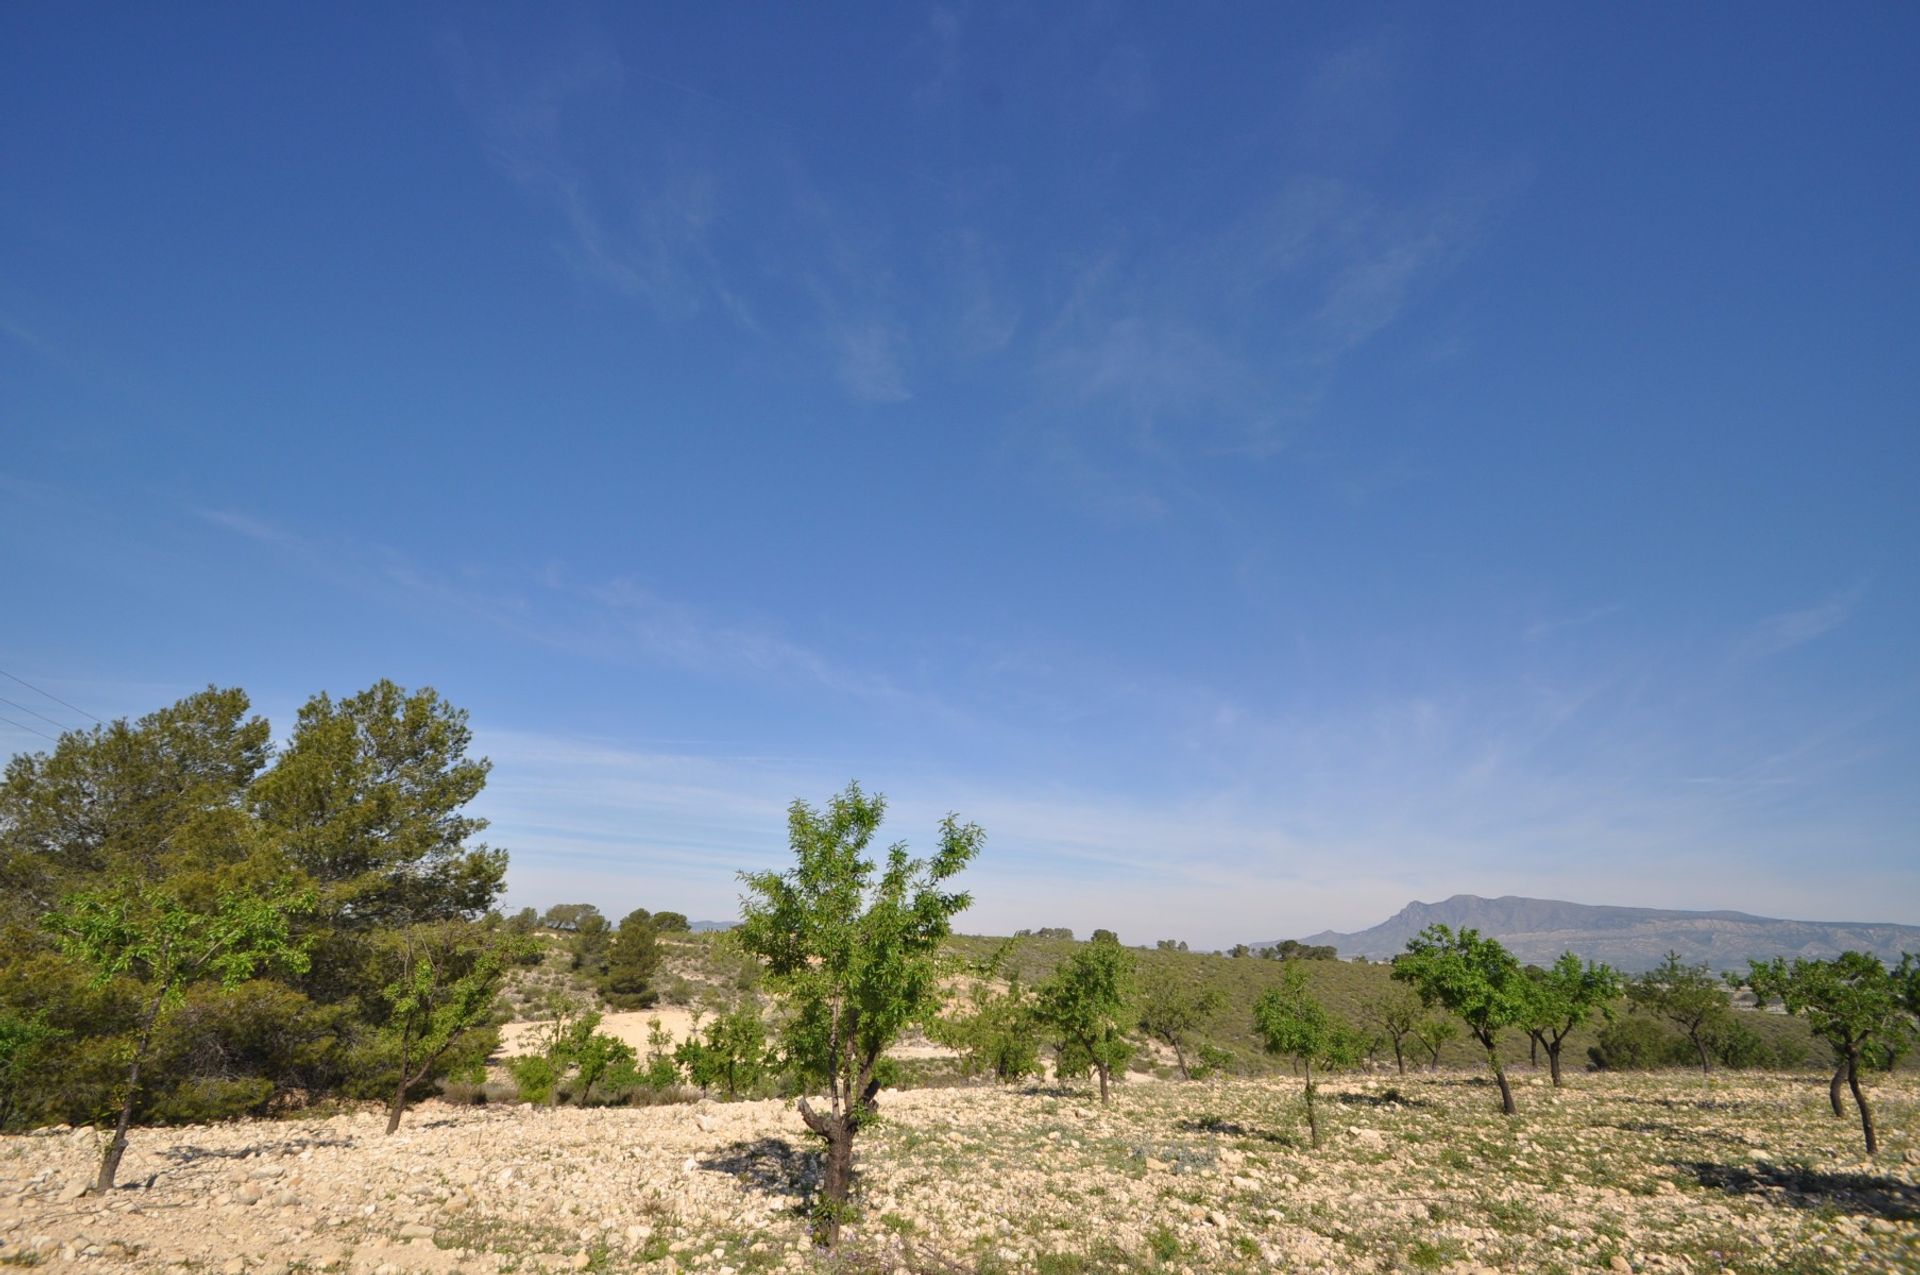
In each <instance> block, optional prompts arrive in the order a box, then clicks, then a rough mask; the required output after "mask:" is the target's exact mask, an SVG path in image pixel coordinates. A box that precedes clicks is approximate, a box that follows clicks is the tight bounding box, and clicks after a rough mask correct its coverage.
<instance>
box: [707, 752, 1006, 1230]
mask: <svg viewBox="0 0 1920 1275" xmlns="http://www.w3.org/2000/svg"><path fill="white" fill-rule="evenodd" d="M885 813H886V801H885V799H884V798H882V797H880V796H879V795H878V794H876V795H874V796H872V797H868V796H867V795H866V794H864V793H863V792H861V791H860V786H859V785H858V784H849V785H848V786H847V788H846V791H844V792H842V793H840V794H839V795H838V796H836V797H834V798H833V799H832V801H830V802H829V803H828V804H827V807H826V809H824V810H815V809H814V808H813V807H811V806H809V805H808V804H807V803H806V802H804V801H796V802H794V803H793V805H792V807H791V808H790V809H789V811H788V815H787V839H788V843H789V844H790V845H791V846H792V848H793V854H794V860H795V863H794V867H793V869H792V870H791V871H789V872H786V873H775V872H746V873H742V874H741V877H740V879H741V881H742V882H743V883H744V884H745V885H746V889H747V893H746V895H745V896H744V897H743V898H742V900H741V922H740V927H739V929H738V930H736V931H735V932H734V934H735V938H736V941H737V942H738V943H739V945H740V947H741V948H742V949H743V950H745V951H747V952H749V953H751V954H753V955H754V956H757V957H759V958H760V959H761V960H762V961H764V962H765V963H766V968H767V974H768V977H769V982H770V983H771V985H772V988H773V990H774V991H775V992H776V993H777V994H779V995H780V996H781V997H783V998H784V999H785V1000H786V1002H787V1004H788V1006H789V1008H790V1011H791V1020H790V1023H791V1026H790V1028H789V1033H788V1057H789V1058H790V1059H791V1060H792V1061H793V1062H794V1063H795V1064H796V1066H797V1067H798V1069H799V1070H800V1072H801V1073H802V1075H803V1076H805V1077H807V1078H808V1079H809V1080H811V1081H812V1082H814V1083H818V1084H823V1085H824V1086H825V1087H826V1089H827V1107H826V1109H825V1110H824V1111H823V1110H818V1109H816V1108H815V1107H814V1106H813V1104H812V1102H811V1100H810V1099H808V1098H802V1099H801V1100H800V1103H799V1109H800V1118H801V1119H802V1120H803V1121H805V1122H806V1126H807V1128H808V1129H809V1130H811V1131H812V1132H813V1133H814V1135H815V1136H817V1137H818V1138H819V1139H820V1140H821V1141H822V1142H823V1143H825V1144H826V1166H825V1172H824V1174H823V1176H822V1182H821V1188H820V1198H819V1202H818V1204H817V1206H816V1210H817V1211H816V1214H815V1221H814V1236H815V1238H816V1239H817V1240H818V1241H819V1242H820V1243H822V1244H825V1245H827V1246H828V1247H834V1246H836V1245H837V1244H838V1243H839V1239H840V1226H841V1223H842V1221H843V1220H844V1219H845V1218H846V1216H847V1211H848V1207H849V1205H848V1200H849V1196H850V1192H851V1189H852V1186H853V1143H854V1137H855V1135H856V1134H857V1133H858V1132H859V1130H860V1129H861V1127H862V1126H863V1125H864V1124H866V1123H867V1122H868V1121H869V1120H871V1119H872V1118H873V1116H874V1113H875V1110H876V1108H875V1103H874V1097H875V1095H876V1094H877V1093H878V1092H879V1087H880V1086H879V1080H878V1078H877V1076H876V1069H877V1068H878V1067H879V1065H880V1060H881V1056H882V1055H883V1054H884V1053H885V1052H886V1050H887V1047H888V1046H889V1045H891V1044H892V1043H893V1042H894V1041H895V1040H896V1039H898V1037H899V1035H900V1033H901V1032H902V1031H904V1030H905V1029H906V1027H907V1026H908V1025H909V1024H911V1023H914V1022H924V1021H926V1020H928V1019H930V1018H931V1017H932V1016H933V1015H934V1013H935V1012H937V1011H938V1009H939V1006H940V987H939V976H940V972H941V969H942V965H943V961H942V958H941V952H940V945H941V943H942V942H943V941H944V940H945V939H946V938H947V936H948V935H949V934H951V933H952V928H953V926H952V923H953V918H954V916H955V915H957V914H958V913H960V912H961V911H963V910H964V909H965V908H966V907H967V905H968V904H969V903H970V902H972V899H971V897H970V896H969V895H967V894H965V893H963V892H950V891H948V890H947V889H945V888H944V887H945V885H946V883H947V882H948V881H950V880H952V878H953V877H955V876H956V875H958V874H959V872H960V871H961V869H963V868H965V867H966V865H967V864H968V863H969V862H971V861H972V860H973V858H974V856H975V855H977V854H978V853H979V850H980V843H981V841H982V840H983V839H984V834H983V833H982V832H981V831H980V829H979V828H978V827H977V826H975V825H973V824H962V823H960V821H959V820H958V819H957V818H956V817H955V816H953V815H948V816H947V817H946V819H944V820H943V821H942V822H941V825H940V847H939V849H938V850H937V851H935V852H934V854H933V857H932V858H931V859H927V860H919V859H913V858H910V857H909V856H908V853H907V848H906V846H905V845H904V844H900V843H896V844H894V845H893V846H890V847H888V849H887V852H886V860H885V864H884V866H882V865H881V864H880V863H879V862H877V861H876V860H875V859H874V858H872V857H870V854H869V851H870V848H871V846H872V844H873V838H874V834H875V833H876V832H877V831H878V829H879V826H880V821H881V819H882V818H883V817H884V815H885Z"/></svg>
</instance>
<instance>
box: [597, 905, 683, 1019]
mask: <svg viewBox="0 0 1920 1275" xmlns="http://www.w3.org/2000/svg"><path fill="white" fill-rule="evenodd" d="M665 915H671V914H665ZM659 928H660V918H659V917H657V916H653V915H651V914H649V913H648V912H647V910H646V909H645V908H636V909H635V910H634V911H632V912H629V913H628V914H627V915H626V916H625V917H623V918H621V921H620V926H619V928H618V929H617V930H615V931H614V933H613V939H612V943H611V945H610V947H609V948H608V951H607V963H606V972H605V973H604V974H603V975H601V978H600V994H601V995H602V996H604V997H605V998H606V1000H607V1003H608V1004H609V1005H611V1006H613V1007H614V1008H615V1009H644V1008H646V1007H647V1006H649V1005H651V1004H653V1003H654V1002H655V1001H656V1000H658V999H659V998H660V995H659V992H658V991H656V990H655V989H654V986H653V976H654V973H655V971H657V970H658V969H659V968H660V956H661V953H660V937H659Z"/></svg>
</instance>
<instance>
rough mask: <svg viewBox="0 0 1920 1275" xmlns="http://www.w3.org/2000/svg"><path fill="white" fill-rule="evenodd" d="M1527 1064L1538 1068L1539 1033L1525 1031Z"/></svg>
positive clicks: (1537, 1069) (1535, 1068)
mask: <svg viewBox="0 0 1920 1275" xmlns="http://www.w3.org/2000/svg"><path fill="white" fill-rule="evenodd" d="M1527 1066H1529V1067H1531V1068H1533V1069H1534V1070H1535V1071H1539V1070H1540V1033H1539V1032H1528V1033H1527Z"/></svg>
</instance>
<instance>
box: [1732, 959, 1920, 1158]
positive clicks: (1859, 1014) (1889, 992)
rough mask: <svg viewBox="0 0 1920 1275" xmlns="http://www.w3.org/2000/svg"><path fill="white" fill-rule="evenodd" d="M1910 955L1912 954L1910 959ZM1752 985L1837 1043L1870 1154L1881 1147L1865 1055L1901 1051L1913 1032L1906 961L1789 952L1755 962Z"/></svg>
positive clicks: (1757, 994) (1750, 975)
mask: <svg viewBox="0 0 1920 1275" xmlns="http://www.w3.org/2000/svg"><path fill="white" fill-rule="evenodd" d="M1910 959H1911V958H1909V960H1910ZM1751 966H1752V968H1751V970H1750V972H1749V973H1748V975H1747V984H1748V986H1750V987H1752V988H1753V994H1754V998H1755V999H1756V1000H1758V1001H1759V1002H1760V1003H1761V1004H1763V1005H1764V1004H1766V1003H1767V1002H1768V1001H1773V1000H1777V1001H1780V1002H1781V1003H1782V1004H1784V1005H1785V1006H1786V1008H1787V1012H1788V1013H1789V1014H1795V1015H1799V1016H1801V1017H1804V1018H1805V1019H1806V1020H1807V1025H1808V1026H1809V1027H1811V1028H1813V1034H1814V1035H1816V1036H1818V1037H1820V1038H1821V1039H1822V1040H1824V1041H1826V1042H1827V1044H1829V1045H1830V1046H1832V1047H1833V1052H1834V1054H1835V1056H1837V1057H1839V1058H1840V1059H1842V1060H1843V1062H1844V1064H1845V1066H1846V1069H1847V1087H1848V1088H1849V1089H1851V1090H1852V1091H1853V1103H1854V1105H1855V1106H1856V1107H1858V1108H1859V1109H1860V1130H1861V1132H1862V1134H1864V1135H1865V1137H1866V1142H1867V1154H1868V1155H1870V1156H1871V1155H1873V1154H1874V1153H1875V1152H1877V1151H1878V1150H1879V1139H1878V1138H1876V1137H1875V1136H1874V1127H1873V1112H1872V1111H1871V1110H1870V1109H1869V1108H1868V1106H1867V1096H1866V1094H1864V1093H1862V1092H1861V1090H1860V1060H1861V1058H1862V1057H1863V1056H1864V1055H1866V1054H1867V1052H1868V1051H1869V1050H1870V1049H1873V1048H1875V1047H1876V1046H1877V1047H1880V1048H1882V1049H1885V1048H1888V1047H1892V1048H1893V1049H1895V1050H1897V1049H1898V1048H1899V1047H1900V1046H1901V1045H1903V1044H1905V1043H1906V1042H1907V1040H1908V1039H1909V1038H1911V1036H1912V1035H1913V1031H1914V1027H1913V1023H1912V1022H1911V1021H1910V1020H1909V1019H1908V1017H1907V1010H1906V1006H1905V1005H1904V1004H1903V999H1904V997H1903V992H1904V991H1905V989H1904V988H1903V986H1902V983H1903V981H1904V980H1903V976H1904V973H1905V970H1906V968H1907V967H1906V966H1905V965H1903V966H1902V967H1901V969H1900V970H1898V971H1891V970H1888V969H1887V967H1886V966H1885V965H1884V964H1882V963H1881V961H1880V958H1879V957H1877V956H1873V955H1871V954H1869V953H1866V952H1842V953H1841V954H1840V955H1839V956H1836V957H1835V958H1834V959H1832V960H1830V961H1809V960H1802V959H1799V958H1796V959H1795V960H1794V961H1793V963H1792V964H1791V965H1789V964H1788V963H1787V961H1786V959H1785V958H1784V957H1782V958H1776V959H1774V960H1772V961H1767V962H1760V961H1754V962H1751Z"/></svg>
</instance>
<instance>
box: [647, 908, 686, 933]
mask: <svg viewBox="0 0 1920 1275" xmlns="http://www.w3.org/2000/svg"><path fill="white" fill-rule="evenodd" d="M653 928H654V930H655V931H657V932H658V933H661V934H685V933H687V932H689V931H690V930H692V929H693V924H692V923H691V922H690V921H688V920H687V916H686V913H684V912H655V913H654V914H653Z"/></svg>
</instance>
